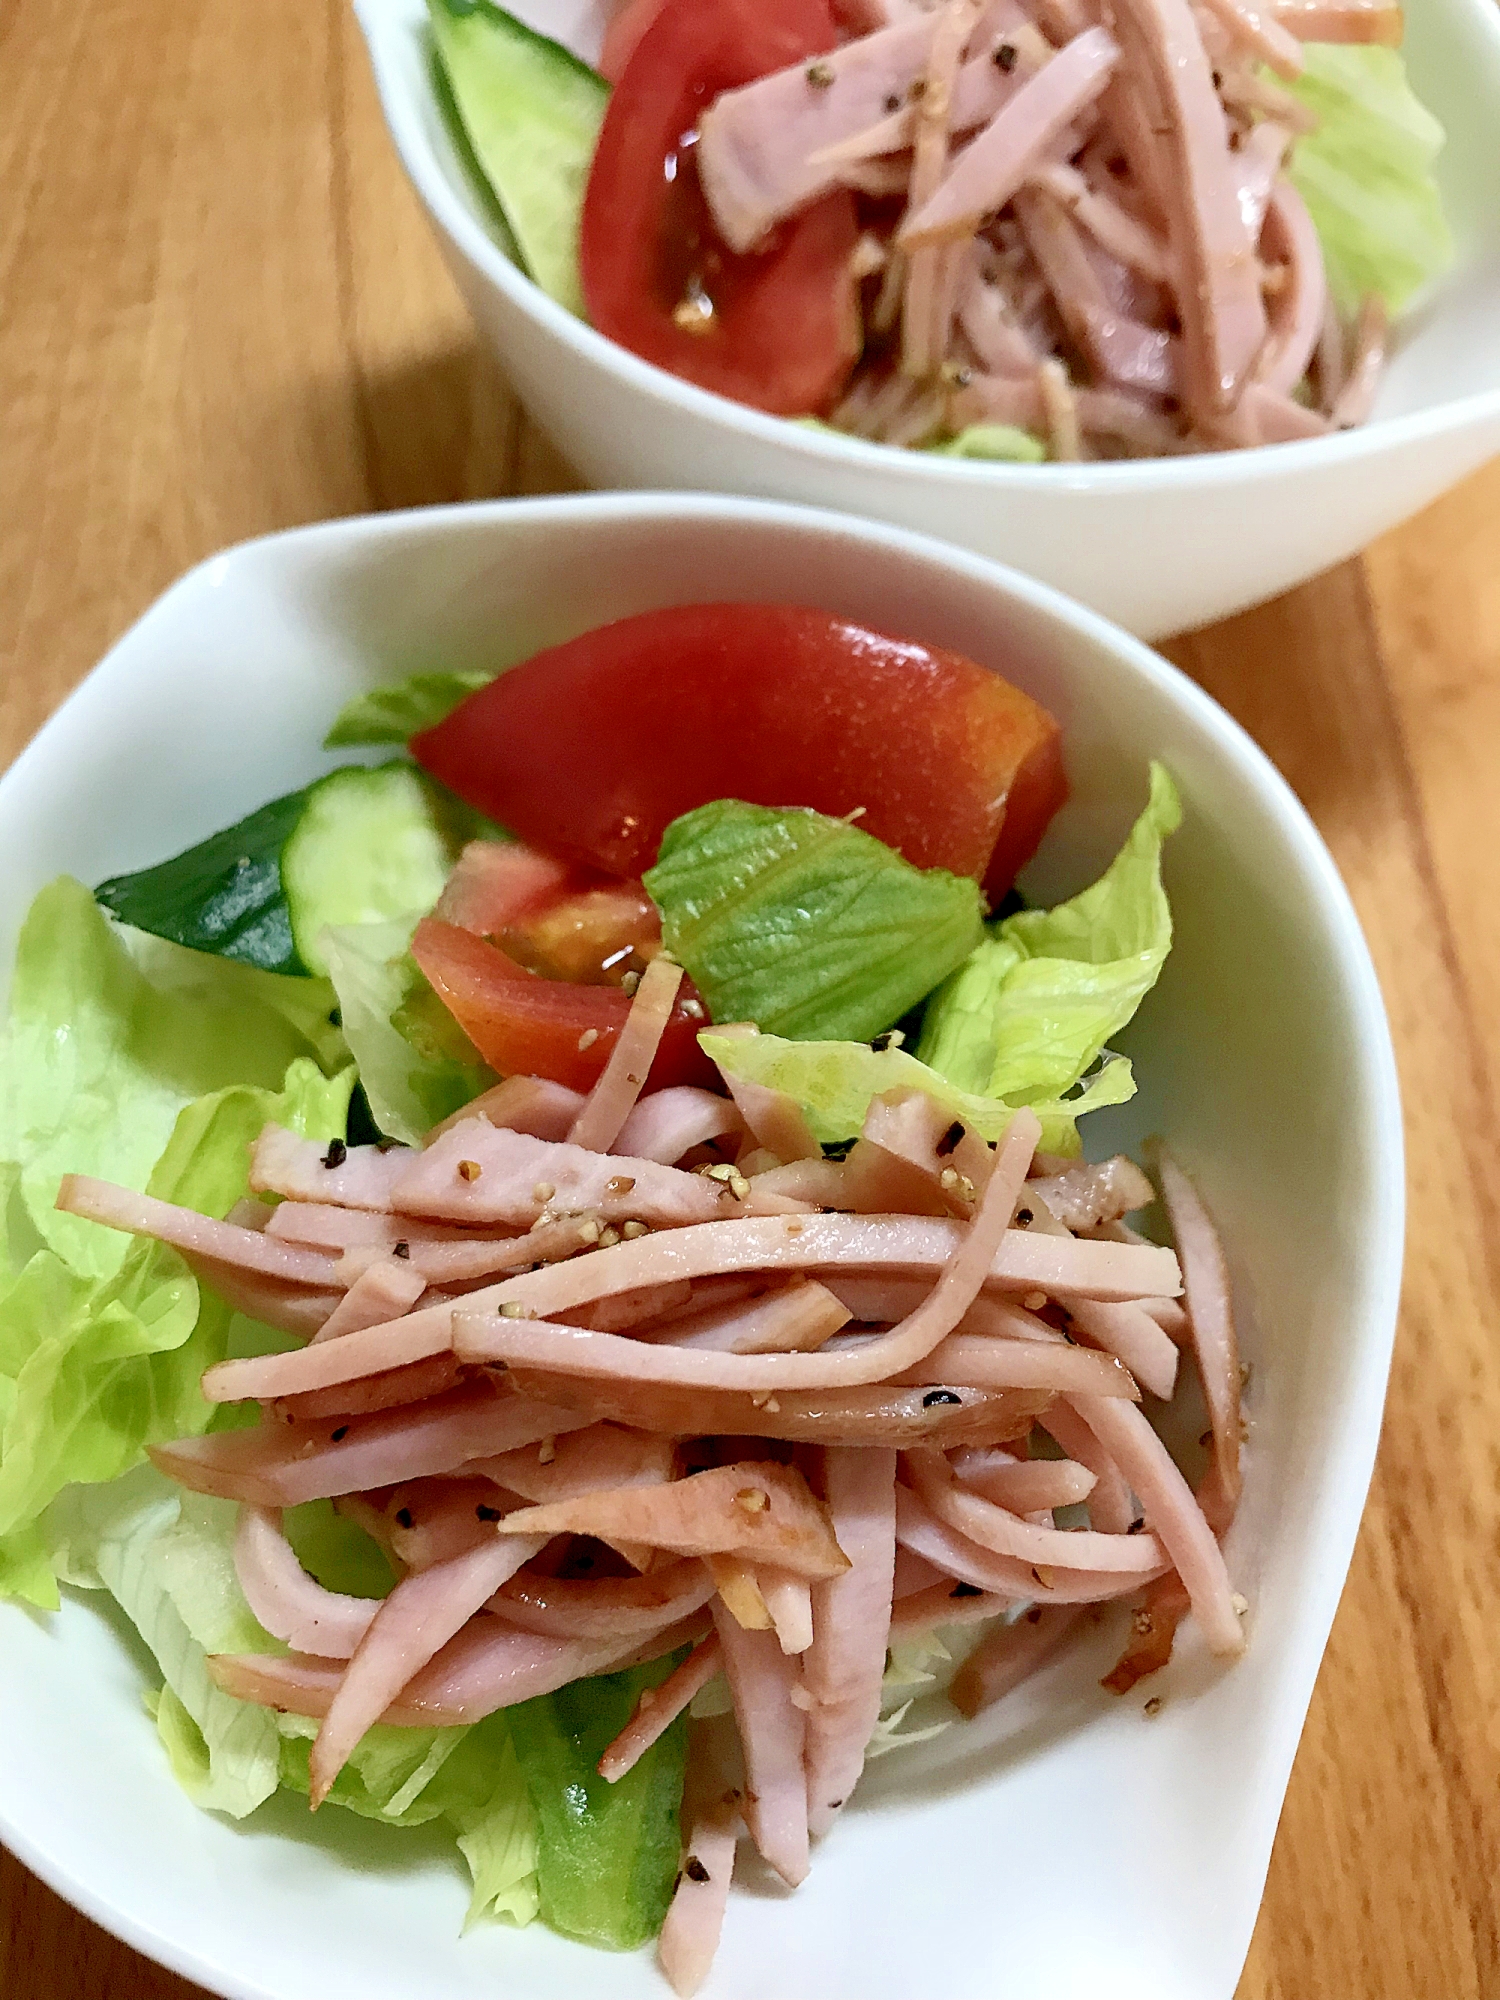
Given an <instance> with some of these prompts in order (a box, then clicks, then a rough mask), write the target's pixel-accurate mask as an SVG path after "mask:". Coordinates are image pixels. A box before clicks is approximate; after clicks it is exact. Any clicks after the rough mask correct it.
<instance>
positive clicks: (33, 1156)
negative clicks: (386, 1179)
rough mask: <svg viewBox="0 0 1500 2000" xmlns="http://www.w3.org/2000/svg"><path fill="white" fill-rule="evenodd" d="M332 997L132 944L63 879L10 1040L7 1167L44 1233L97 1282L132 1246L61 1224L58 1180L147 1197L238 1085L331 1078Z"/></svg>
mask: <svg viewBox="0 0 1500 2000" xmlns="http://www.w3.org/2000/svg"><path fill="white" fill-rule="evenodd" d="M332 1007H333V990H332V988H331V987H330V986H328V985H326V984H325V983H324V982H322V981H319V980H310V979H288V978H283V977H281V976H280V975H278V974H276V973H270V972H261V971H258V970H257V969H256V968H254V967H253V966H248V965H241V964H238V963H236V962H235V961H234V960H233V959H226V958H213V957H210V956H208V955H207V954H206V953H203V952H196V951H188V950H185V949H184V948H183V947H182V946H180V945H174V944H168V943H166V942H165V941H164V940H162V939H160V938H152V937H147V936H146V935H145V934H144V933H143V932H131V931H126V930H122V929H121V928H119V927H118V926H116V925H115V924H113V923H112V922H111V921H110V919H109V918H108V917H107V916H106V915H105V913H104V912H103V910H101V909H100V908H99V906H98V904H97V903H96V902H95V901H94V898H93V896H92V895H91V894H90V892H89V891H88V890H87V889H86V888H84V886H83V884H82V883H81V882H75V881H73V880H72V879H71V878H70V877H68V876H62V877H60V878H59V879H58V880H57V881H55V882H53V883H52V884H51V885H50V886H49V887H48V888H45V889H43V890H42V892H41V894H40V895H39V896H38V897H37V898H36V901H35V902H34V903H33V904H32V906H31V909H30V911H29V913H28V915H27V918H26V922H25V924H24V925H23V927H22V930H21V936H20V940H19V943H18V944H17V947H16V964H15V973H14V976H13V979H12V982H11V991H10V1019H9V1022H8V1024H7V1026H6V1028H5V1031H4V1035H3V1037H0V1160H7V1161H10V1162H12V1163H14V1164H15V1165H16V1166H17V1167H19V1169H20V1177H19V1178H20V1192H21V1198H22V1200H23V1201H24V1203H25V1206H26V1209H27V1211H28V1213H29V1215H30V1218H31V1221H32V1223H33V1224H34V1226H35V1228H36V1231H37V1233H38V1234H39V1235H40V1236H41V1238H42V1240H43V1241H44V1242H45V1243H46V1244H47V1245H48V1246H49V1247H50V1248H51V1249H53V1250H55V1251H56V1252H57V1253H58V1255H59V1256H60V1257H63V1258H65V1259H66V1260H67V1262H68V1263H69V1265H71V1266H72V1268H73V1269H74V1270H76V1271H78V1272H80V1273H82V1274H84V1275H87V1276H90V1277H96V1278H99V1277H104V1276H106V1275H107V1274H108V1273H110V1272H111V1271H115V1270H118V1269H119V1267H120V1264H121V1262H122V1261H123V1259H124V1257H125V1254H126V1247H127V1244H128V1241H129V1239H128V1238H126V1237H124V1236H121V1235H118V1234H117V1233H115V1232H113V1231H111V1230H107V1229H100V1228H97V1227H96V1226H95V1225H94V1224H93V1223H91V1222H82V1221H80V1220H79V1219H78V1218H77V1217H76V1216H71V1215H59V1214H58V1213H57V1211H56V1210H55V1209H54V1207H53V1205H52V1204H53V1200H54V1198H55V1196H56V1194H57V1184H58V1181H59V1179H60V1178H61V1176H62V1175H63V1174H64V1173H83V1174H96V1175H98V1176H99V1177H100V1178H101V1179H104V1180H112V1181H119V1182H121V1183H122V1184H123V1185H124V1186H126V1187H134V1188H139V1187H143V1186H144V1185H145V1182H146V1177H147V1175H148V1174H149V1173H150V1171H151V1168H152V1165H153V1163H154V1162H155V1161H156V1160H157V1159H158V1157H159V1156H160V1154H161V1152H162V1149H163V1147H165V1145H166V1143H167V1141H168V1139H169V1138H170V1137H171V1134H172V1128H173V1125H174V1123H175V1121H176V1119H177V1115H178V1113H179V1112H180V1111H181V1110H182V1108H183V1106H184V1105H186V1104H188V1103H190V1102H191V1101H192V1100H193V1099H194V1098H196V1097H200V1096H202V1095H204V1094H205V1093H208V1092H212V1091H217V1090H222V1089H224V1088H225V1087H226V1086H227V1085H231V1084H252V1085H258V1086H260V1087H262V1088H264V1089H267V1090H272V1091H274V1090H277V1089H279V1088H280V1086H281V1082H282V1079H283V1077H284V1076H285V1074H286V1070H287V1066H288V1065H289V1064H290V1063H291V1062H292V1061H293V1060H294V1059H295V1058H296V1057H298V1056H312V1057H314V1058H316V1059H318V1061H319V1062H320V1063H321V1064H322V1065H323V1066H324V1067H327V1066H328V1065H329V1064H330V1063H331V1062H332V1061H336V1060H337V1050H338V1048H339V1046H340V1040H339V1037H338V1036H337V1033H336V1031H334V1030H332V1029H331V1027H330V1024H329V1014H330V1012H331V1009H332Z"/></svg>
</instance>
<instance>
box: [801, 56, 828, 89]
mask: <svg viewBox="0 0 1500 2000" xmlns="http://www.w3.org/2000/svg"><path fill="white" fill-rule="evenodd" d="M803 75H804V76H805V77H806V78H807V80H808V82H809V83H810V84H811V85H812V87H813V89H814V90H827V89H829V88H830V87H831V86H832V83H833V65H832V63H826V62H810V63H809V64H808V65H807V68H806V69H805V70H804V71H803Z"/></svg>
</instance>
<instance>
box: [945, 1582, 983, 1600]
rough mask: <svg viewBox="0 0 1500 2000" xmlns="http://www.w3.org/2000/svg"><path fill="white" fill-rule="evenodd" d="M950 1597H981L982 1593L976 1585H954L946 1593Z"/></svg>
mask: <svg viewBox="0 0 1500 2000" xmlns="http://www.w3.org/2000/svg"><path fill="white" fill-rule="evenodd" d="M948 1595H949V1596H950V1597H983V1595H984V1592H983V1591H982V1590H981V1589H980V1588H979V1585H978V1584H977V1583H955V1584H954V1586H953V1588H952V1589H951V1590H950V1591H949V1592H948Z"/></svg>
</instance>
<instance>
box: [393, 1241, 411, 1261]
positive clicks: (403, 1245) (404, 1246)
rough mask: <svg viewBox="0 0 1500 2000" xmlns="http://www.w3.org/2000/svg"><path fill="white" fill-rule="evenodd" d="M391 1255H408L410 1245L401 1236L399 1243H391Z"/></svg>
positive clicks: (409, 1253)
mask: <svg viewBox="0 0 1500 2000" xmlns="http://www.w3.org/2000/svg"><path fill="white" fill-rule="evenodd" d="M391 1255H392V1256H393V1257H409V1256H410V1255H411V1245H410V1244H409V1243H408V1242H406V1241H405V1239H404V1238H403V1240H402V1241H401V1242H400V1243H394V1244H392V1245H391Z"/></svg>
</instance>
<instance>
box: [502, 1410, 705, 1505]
mask: <svg viewBox="0 0 1500 2000" xmlns="http://www.w3.org/2000/svg"><path fill="white" fill-rule="evenodd" d="M675 1469H676V1467H675V1453H674V1451H673V1448H672V1446H671V1445H670V1444H669V1443H667V1442H665V1441H664V1440H663V1439H661V1438H659V1437H652V1436H650V1435H648V1434H647V1433H645V1432H643V1431H630V1430H624V1429H622V1428H621V1427H620V1426H619V1425H618V1424H591V1425H589V1426H588V1427H587V1428H586V1429H583V1430H576V1431H573V1432H571V1433H570V1434H569V1435H568V1436H567V1437H563V1438H559V1437H552V1436H549V1437H546V1438H544V1439H542V1441H541V1442H540V1443H539V1444H526V1445H522V1446H520V1447H519V1448H518V1449H517V1450H515V1451H506V1452H500V1453H498V1454H497V1455H496V1456H495V1457H493V1458H476V1459H471V1460H470V1462H469V1464H468V1467H467V1470H468V1472H469V1473H470V1474H472V1475H478V1476H480V1477H483V1478H485V1479H488V1480H491V1481H492V1482H493V1483H494V1484H495V1485H496V1486H501V1487H504V1489H505V1490H506V1492H508V1493H515V1494H518V1495H519V1496H520V1498H521V1499H523V1500H530V1501H533V1502H535V1503H538V1504H541V1505H550V1503H551V1502H552V1501H554V1500H574V1499H577V1497H578V1496H579V1494H581V1493H597V1492H599V1491H600V1490H601V1489H603V1488H608V1487H617V1486H660V1485H663V1484H664V1483H665V1482H666V1481H667V1480H669V1479H670V1478H671V1477H672V1476H673V1473H674V1471H675Z"/></svg>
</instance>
